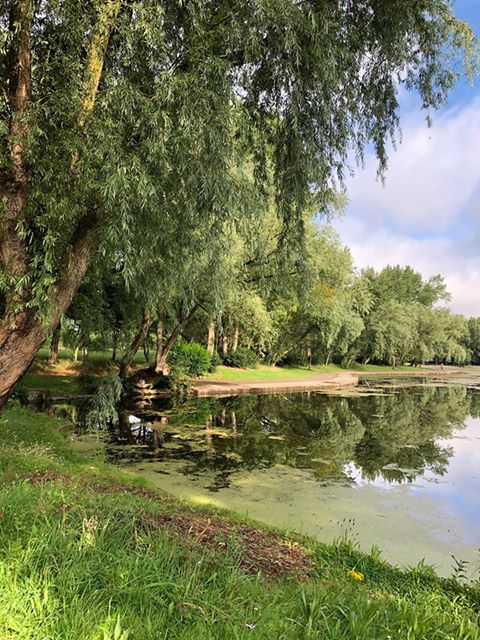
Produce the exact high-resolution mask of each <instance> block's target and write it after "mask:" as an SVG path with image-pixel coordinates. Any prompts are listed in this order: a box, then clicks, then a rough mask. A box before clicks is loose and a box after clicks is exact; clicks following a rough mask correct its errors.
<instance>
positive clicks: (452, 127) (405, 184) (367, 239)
mask: <svg viewBox="0 0 480 640" xmlns="http://www.w3.org/2000/svg"><path fill="white" fill-rule="evenodd" d="M453 6H454V10H455V13H456V15H457V16H458V17H460V18H462V19H465V20H467V21H468V22H469V23H470V25H471V26H472V27H473V29H474V30H475V32H476V33H477V34H479V35H480V0H456V1H455V2H454V3H453ZM401 105H402V109H401V118H402V121H401V128H402V142H401V144H399V145H398V147H397V149H396V150H393V149H392V150H391V151H390V154H389V168H388V171H387V174H386V182H385V186H383V187H382V185H381V184H380V183H379V182H378V181H377V179H376V169H377V162H376V160H375V158H374V157H373V155H368V156H367V159H366V166H365V169H364V170H360V169H359V170H357V172H356V174H355V176H354V177H353V178H352V179H350V180H349V181H348V182H347V190H348V197H349V205H348V207H347V210H346V213H345V215H344V217H342V218H341V219H339V220H336V221H335V222H334V227H335V228H336V229H337V231H338V232H339V234H340V237H341V239H342V241H343V242H344V243H345V244H347V245H348V246H349V247H350V250H351V252H352V256H353V259H354V261H355V264H356V266H358V267H360V268H361V267H365V266H373V267H375V268H377V269H381V268H382V267H384V266H386V265H387V264H401V265H407V264H409V265H411V266H412V267H414V268H415V269H417V270H418V271H420V272H421V273H422V274H423V275H424V276H425V277H429V276H431V275H434V274H436V273H440V274H442V275H443V276H444V277H445V281H446V283H447V288H448V290H449V291H450V293H451V295H452V299H451V302H450V306H451V308H452V309H453V311H455V312H456V313H463V314H465V315H467V316H471V315H475V316H480V80H476V82H475V83H474V85H473V86H472V85H470V84H468V83H467V82H466V81H460V82H459V83H458V85H457V86H456V87H455V89H454V90H453V91H452V93H451V94H450V99H449V101H448V103H447V104H446V105H444V106H443V107H442V108H441V109H440V110H439V111H437V112H435V113H433V126H432V128H430V129H429V128H427V127H426V123H425V112H422V111H420V109H419V103H418V100H417V99H416V98H415V96H413V95H411V94H402V97H401Z"/></svg>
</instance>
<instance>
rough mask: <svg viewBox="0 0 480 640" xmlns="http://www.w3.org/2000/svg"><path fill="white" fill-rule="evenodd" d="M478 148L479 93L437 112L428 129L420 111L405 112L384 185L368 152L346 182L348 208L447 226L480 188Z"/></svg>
mask: <svg viewBox="0 0 480 640" xmlns="http://www.w3.org/2000/svg"><path fill="white" fill-rule="evenodd" d="M479 148H480V97H478V98H476V99H474V100H472V101H471V102H470V103H469V104H467V105H466V106H464V107H463V108H459V107H455V108H452V109H449V110H447V111H445V112H443V113H440V114H437V115H436V117H435V118H434V123H433V127H432V128H430V129H428V128H427V127H426V124H425V119H424V116H423V115H422V114H421V113H419V112H418V111H417V112H416V113H415V115H414V116H411V117H408V116H407V119H406V121H405V124H404V127H403V142H402V143H401V144H400V145H399V147H398V149H397V150H396V151H394V150H393V149H391V150H390V153H389V157H390V162H389V169H388V172H387V176H386V184H385V187H382V185H381V184H380V183H379V182H377V181H376V169H377V162H376V159H375V158H374V157H373V155H370V156H369V157H368V159H367V163H366V168H365V171H359V172H358V173H357V175H356V176H355V177H354V178H353V179H352V180H351V181H350V183H349V185H348V193H349V198H350V201H351V207H350V209H352V210H354V211H355V212H356V213H357V214H361V215H362V216H366V217H367V219H370V220H371V221H372V222H374V223H378V222H379V221H382V222H383V223H385V222H387V223H388V224H389V225H391V226H393V227H395V228H397V229H399V230H403V231H406V230H408V231H409V232H412V231H414V232H423V231H427V230H436V231H442V230H445V229H446V228H448V226H449V225H451V224H452V223H453V222H455V220H456V219H457V218H458V216H459V215H460V213H461V211H462V210H464V209H465V208H468V207H470V206H471V204H472V199H473V198H474V196H475V194H476V192H477V191H478V190H479V188H480V153H479V152H478V150H479ZM474 209H475V210H478V206H477V203H474Z"/></svg>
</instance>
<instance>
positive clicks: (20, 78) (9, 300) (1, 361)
mask: <svg viewBox="0 0 480 640" xmlns="http://www.w3.org/2000/svg"><path fill="white" fill-rule="evenodd" d="M120 4H121V0H108V1H106V2H104V3H103V4H100V5H99V7H100V8H99V16H98V21H97V25H98V32H97V33H95V34H94V35H93V38H92V40H91V46H90V48H89V50H88V52H87V58H86V59H87V64H86V69H85V78H84V83H83V86H82V98H81V103H80V117H79V121H78V128H79V129H83V127H84V125H85V123H86V119H87V117H88V116H89V114H90V113H91V111H92V109H93V106H94V104H95V99H96V96H97V92H98V86H99V83H100V79H101V75H102V69H103V60H104V57H105V53H106V50H107V46H108V42H109V39H110V34H111V32H112V29H113V27H114V26H115V21H116V18H117V15H118V12H119V10H120ZM32 6H33V3H32V2H31V0H11V2H10V16H9V32H10V40H9V51H8V56H7V64H8V69H7V73H8V76H9V82H8V104H9V109H10V120H9V130H8V146H7V147H8V148H9V150H10V162H9V165H8V166H7V168H6V169H5V168H2V169H0V200H1V201H2V202H3V204H4V207H2V225H1V226H2V228H1V235H0V268H1V270H2V271H3V273H4V275H6V276H8V277H9V278H10V279H12V280H13V281H15V280H19V279H21V278H22V276H25V274H26V273H27V272H28V270H29V268H30V261H31V257H32V256H31V255H30V253H29V248H28V246H27V243H26V241H25V235H26V234H25V233H23V232H22V233H20V232H19V229H23V230H24V231H28V225H27V224H26V218H25V210H26V207H27V200H28V193H29V183H30V175H29V171H28V153H29V135H30V120H29V118H28V117H27V116H28V111H29V108H30V94H31V67H32V56H31V37H30V33H31V27H32ZM74 156H75V157H74V158H73V159H72V168H73V166H74V165H75V164H76V162H77V161H78V154H74ZM100 222H101V219H100V215H99V211H98V210H97V208H92V207H90V209H88V210H87V212H86V214H85V216H83V217H82V218H80V219H79V220H78V221H77V225H76V227H75V229H74V231H73V233H72V235H71V237H70V238H65V240H66V246H67V249H66V251H65V253H64V254H63V256H62V257H61V259H60V263H59V264H58V265H56V272H57V273H58V274H59V275H58V278H57V280H56V282H55V283H54V284H53V285H52V287H51V289H50V290H49V296H50V301H51V303H52V305H51V306H52V309H53V312H52V315H51V317H50V318H49V319H48V321H43V320H42V319H41V317H40V316H41V314H40V313H38V314H37V313H36V310H35V309H34V308H31V307H30V305H31V302H32V297H33V295H34V294H33V292H32V291H31V290H28V289H25V288H23V289H16V290H10V291H7V292H6V294H5V297H6V301H5V314H4V317H3V318H2V319H0V411H1V410H2V409H3V408H4V407H5V405H6V403H7V400H8V397H9V395H10V393H11V392H12V389H13V387H14V386H15V384H16V383H17V382H18V381H19V380H20V379H21V378H22V376H23V375H24V374H25V373H26V371H27V370H28V368H29V367H30V365H31V363H32V362H33V359H34V358H35V355H36V354H37V352H38V350H39V349H40V347H41V346H42V345H43V343H44V342H45V340H46V338H47V336H48V334H49V333H50V331H52V330H55V329H56V328H57V325H58V323H59V321H60V318H61V316H62V315H63V314H64V313H65V311H66V310H67V309H68V307H69V306H70V304H71V303H72V300H73V298H74V296H75V295H76V293H77V291H78V289H79V287H80V284H81V282H82V280H83V278H84V276H85V272H86V270H87V266H88V262H89V259H90V252H91V248H92V246H93V236H94V235H95V234H94V233H92V232H94V231H96V230H98V227H99V223H100ZM19 305H20V311H17V309H18V307H19Z"/></svg>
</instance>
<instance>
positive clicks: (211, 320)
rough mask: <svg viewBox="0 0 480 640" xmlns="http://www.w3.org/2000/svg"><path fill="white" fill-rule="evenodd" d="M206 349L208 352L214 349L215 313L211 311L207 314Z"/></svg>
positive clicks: (211, 352)
mask: <svg viewBox="0 0 480 640" xmlns="http://www.w3.org/2000/svg"><path fill="white" fill-rule="evenodd" d="M207 351H208V353H210V354H213V352H214V351H215V315H214V313H213V312H212V313H211V314H210V315H209V316H208V336H207Z"/></svg>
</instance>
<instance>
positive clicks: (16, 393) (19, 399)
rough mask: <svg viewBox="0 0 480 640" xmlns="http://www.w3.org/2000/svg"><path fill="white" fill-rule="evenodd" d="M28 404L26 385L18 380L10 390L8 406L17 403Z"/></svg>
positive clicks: (20, 404) (19, 404)
mask: <svg viewBox="0 0 480 640" xmlns="http://www.w3.org/2000/svg"><path fill="white" fill-rule="evenodd" d="M27 404H28V387H26V386H25V384H23V382H20V383H19V384H17V385H16V387H15V388H14V390H13V391H12V393H11V395H10V399H9V406H13V405H18V406H23V407H25V406H26V405H27Z"/></svg>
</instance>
